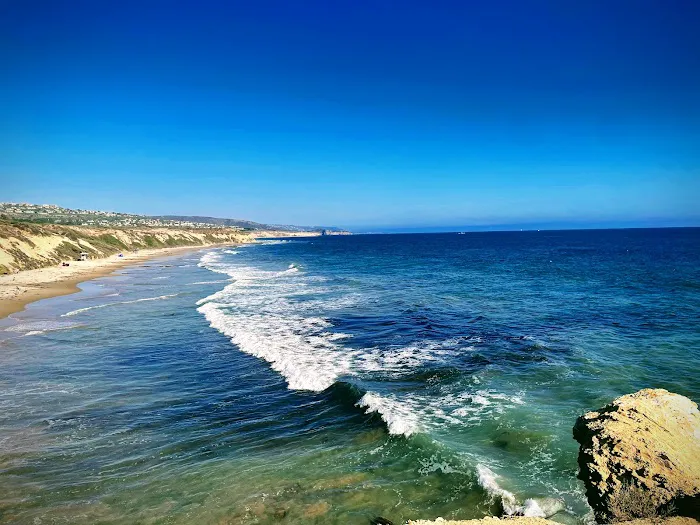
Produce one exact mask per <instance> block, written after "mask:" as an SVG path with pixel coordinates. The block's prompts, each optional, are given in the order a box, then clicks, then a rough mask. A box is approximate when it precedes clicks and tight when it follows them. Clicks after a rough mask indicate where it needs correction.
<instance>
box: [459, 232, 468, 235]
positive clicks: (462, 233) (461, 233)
mask: <svg viewBox="0 0 700 525" xmlns="http://www.w3.org/2000/svg"><path fill="white" fill-rule="evenodd" d="M465 233H466V232H459V233H458V234H457V235H464V234H465Z"/></svg>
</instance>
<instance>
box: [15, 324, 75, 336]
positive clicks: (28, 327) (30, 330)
mask: <svg viewBox="0 0 700 525" xmlns="http://www.w3.org/2000/svg"><path fill="white" fill-rule="evenodd" d="M76 326H81V325H80V324H79V323H75V322H68V321H31V322H27V323H19V324H16V325H13V326H10V327H7V328H5V329H4V330H3V331H5V332H16V333H20V334H22V335H23V336H25V337H26V336H32V335H41V334H45V333H46V332H53V331H56V330H68V329H70V328H75V327H76Z"/></svg>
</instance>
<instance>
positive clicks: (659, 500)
mask: <svg viewBox="0 0 700 525" xmlns="http://www.w3.org/2000/svg"><path fill="white" fill-rule="evenodd" d="M573 433H574V439H576V441H578V442H579V444H580V445H581V446H580V449H579V456H578V463H579V468H580V472H579V478H580V479H581V480H583V482H584V484H585V486H586V496H587V498H588V503H589V504H590V505H591V507H592V508H593V512H594V514H595V517H596V520H597V521H598V522H599V523H607V522H611V521H625V520H630V519H633V518H644V517H651V516H653V515H662V516H663V515H664V514H669V513H673V514H679V515H683V516H690V517H693V518H696V519H698V518H700V412H698V405H697V404H696V403H693V402H692V401H691V400H690V399H688V398H687V397H683V396H681V395H678V394H673V393H671V392H668V391H667V390H663V389H645V390H640V391H639V392H636V393H634V394H629V395H626V396H622V397H620V398H618V399H616V400H614V401H613V402H612V403H610V404H609V405H607V406H605V407H603V408H601V409H600V410H597V411H595V412H588V413H587V414H585V415H583V416H581V417H579V418H578V420H577V421H576V424H575V426H574V429H573Z"/></svg>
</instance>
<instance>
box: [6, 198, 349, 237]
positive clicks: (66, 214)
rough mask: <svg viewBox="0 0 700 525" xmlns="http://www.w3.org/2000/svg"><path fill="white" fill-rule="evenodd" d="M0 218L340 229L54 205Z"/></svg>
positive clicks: (18, 207)
mask: <svg viewBox="0 0 700 525" xmlns="http://www.w3.org/2000/svg"><path fill="white" fill-rule="evenodd" d="M0 215H5V216H6V217H7V218H10V219H14V220H21V221H27V222H37V223H49V224H66V225H72V226H110V227H122V228H123V227H160V228H168V227H174V228H221V227H227V228H237V229H241V230H252V231H255V230H276V231H288V232H327V233H341V232H343V230H342V229H341V228H335V227H327V226H294V225H291V224H263V223H259V222H254V221H248V220H245V219H223V218H218V217H200V216H197V215H188V216H185V215H155V216H150V215H136V214H131V213H118V212H111V211H101V210H80V209H77V210H74V209H70V208H63V207H61V206H56V205H55V204H28V203H13V202H2V203H0Z"/></svg>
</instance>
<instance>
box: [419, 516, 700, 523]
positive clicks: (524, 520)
mask: <svg viewBox="0 0 700 525" xmlns="http://www.w3.org/2000/svg"><path fill="white" fill-rule="evenodd" d="M698 523H700V522H698V521H697V520H694V519H692V518H680V517H675V518H666V519H654V520H632V521H628V522H626V523H625V524H624V525H698ZM407 525H561V524H560V523H557V522H555V521H551V520H546V519H544V518H523V517H517V518H503V519H499V518H483V519H480V520H456V521H455V520H444V519H442V518H438V519H436V520H434V521H428V520H416V521H408V522H407Z"/></svg>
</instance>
